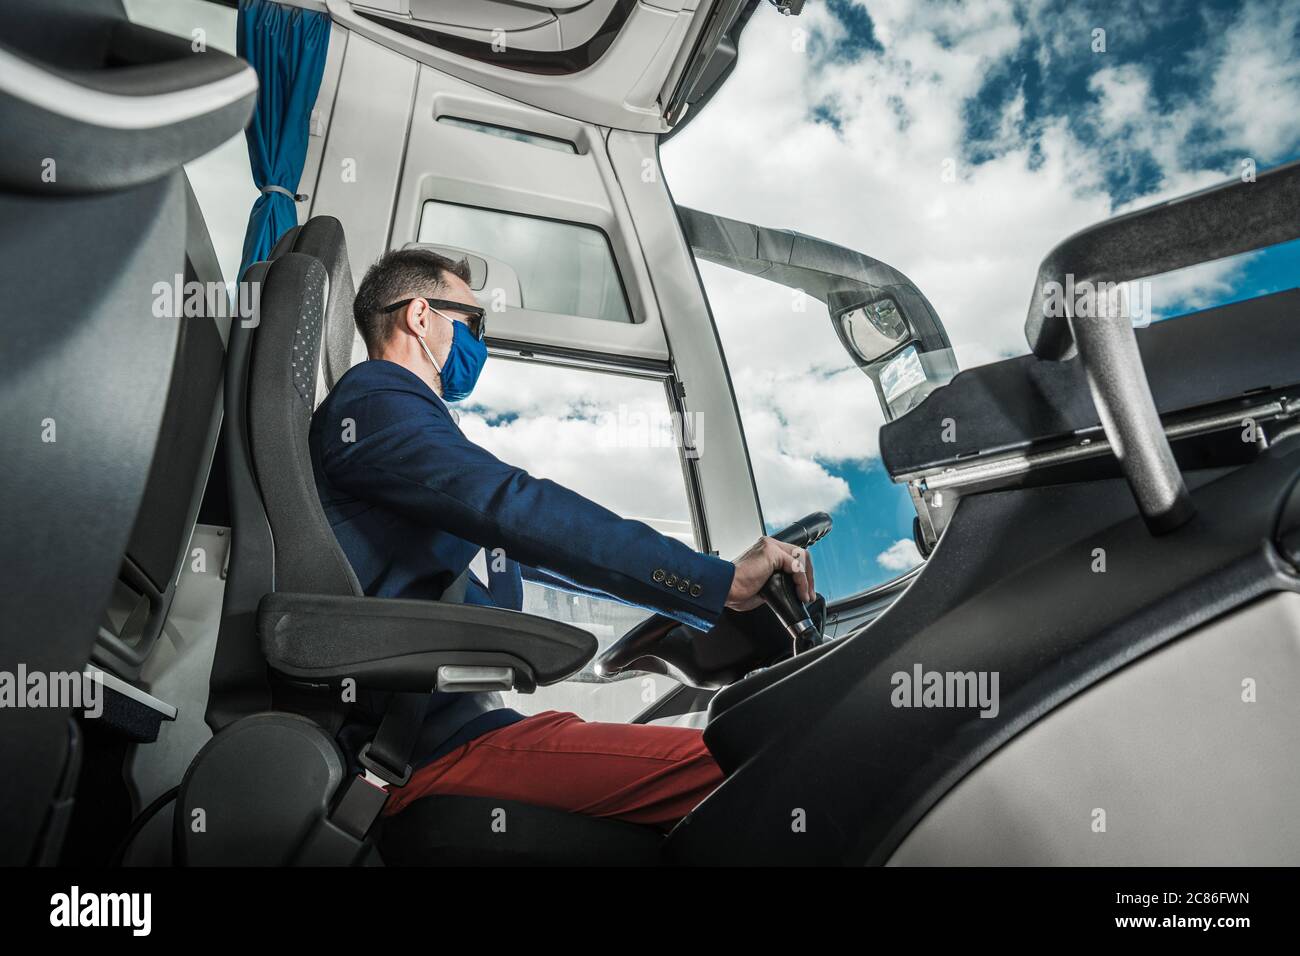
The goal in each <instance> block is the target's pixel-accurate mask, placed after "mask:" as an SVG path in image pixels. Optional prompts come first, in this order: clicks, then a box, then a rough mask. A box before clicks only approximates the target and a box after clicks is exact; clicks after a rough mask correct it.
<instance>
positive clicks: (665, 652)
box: [594, 511, 831, 688]
mask: <svg viewBox="0 0 1300 956" xmlns="http://www.w3.org/2000/svg"><path fill="white" fill-rule="evenodd" d="M830 530H831V516H830V515H828V514H826V512H824V511H817V512H814V513H813V514H810V515H808V516H806V517H804V518H800V519H799V520H798V521H796V522H794V524H792V525H790V526H789V527H786V528H783V529H781V530H780V531H778V532H777V533H776V534H774V535H772V537H774V538H776V539H777V540H778V541H783V542H785V543H786V544H792V545H794V546H795V547H798V548H808V547H811V546H812V545H813V544H814V543H815V542H817V541H820V540H821V539H822V538H823V537H825V536H826V534H827V532H829V531H830ZM760 593H761V594H762V597H763V600H764V602H765V605H766V606H764V607H759V608H755V609H754V610H752V611H732V610H730V609H727V610H724V611H723V612H722V617H721V618H720V619H719V621H718V623H717V624H715V625H714V626H713V627H712V628H710V629H709V630H708V631H700V630H697V629H696V628H693V627H690V626H688V625H686V624H680V623H678V622H677V621H676V620H674V619H673V618H671V617H668V616H667V615H665V614H654V615H651V616H650V617H648V618H646V619H645V620H644V621H642V622H641V623H639V624H637V625H635V626H634V627H632V628H631V629H630V630H628V632H627V633H626V634H624V635H623V636H622V637H620V638H619V639H618V640H617V641H615V642H614V643H613V644H611V645H610V646H609V647H607V648H606V649H605V650H604V651H603V652H602V653H601V654H600V655H599V656H598V657H597V658H596V660H595V664H594V669H595V671H596V673H597V674H598V675H599V676H601V677H613V676H614V675H616V674H620V673H622V672H624V671H628V670H641V671H650V672H651V673H656V674H665V675H668V676H670V677H673V678H675V679H676V680H679V681H681V682H683V683H686V684H690V685H691V686H693V687H705V688H718V687H725V686H727V685H728V684H732V683H735V682H736V681H737V680H739V679H740V678H742V677H744V676H745V675H746V674H748V673H749V672H750V671H752V670H754V669H755V668H758V667H764V666H766V665H767V664H771V663H775V662H776V661H777V660H780V659H782V658H784V657H788V656H789V655H790V653H792V652H793V653H795V654H797V653H799V652H801V651H804V650H807V649H808V648H810V647H813V646H816V645H817V644H819V643H821V634H820V632H819V631H818V630H817V627H816V625H815V624H813V622H812V615H810V614H809V612H808V609H807V608H806V607H804V605H803V602H802V601H800V600H799V598H798V595H797V594H796V593H795V588H794V582H793V581H792V580H791V579H790V577H789V575H787V574H784V573H782V572H777V573H776V574H773V575H772V577H771V578H769V579H768V581H767V583H766V584H764V585H763V589H762V591H761V592H760ZM814 606H815V607H817V608H819V609H820V608H824V606H825V602H824V601H823V600H822V599H821V598H820V597H818V598H817V599H816V601H815V602H814ZM792 639H793V645H792V643H791V641H792Z"/></svg>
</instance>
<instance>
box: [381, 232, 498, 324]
mask: <svg viewBox="0 0 1300 956" xmlns="http://www.w3.org/2000/svg"><path fill="white" fill-rule="evenodd" d="M402 248H403V249H428V250H430V251H432V252H436V253H438V254H439V255H441V256H446V257H447V258H448V259H455V260H457V261H459V260H461V259H464V260H465V261H466V262H468V263H469V287H470V290H471V291H472V292H473V293H474V295H475V297H476V298H477V299H478V300H479V301H480V302H482V303H483V305H484V306H485V307H486V308H487V309H488V310H489V311H490V310H491V309H492V308H493V303H492V302H491V301H490V300H491V299H492V297H493V296H494V295H499V296H500V297H501V303H500V304H501V305H502V306H507V307H510V308H516V309H518V308H522V307H523V304H524V299H523V291H522V290H521V289H520V287H519V274H518V273H517V272H515V270H514V268H513V267H512V266H509V265H507V264H506V263H504V262H502V261H501V260H500V259H494V258H492V257H491V256H485V255H483V254H482V253H481V252H471V251H470V250H469V249H462V248H460V247H459V246H444V245H442V244H440V243H435V242H408V243H407V244H406V245H404V246H402Z"/></svg>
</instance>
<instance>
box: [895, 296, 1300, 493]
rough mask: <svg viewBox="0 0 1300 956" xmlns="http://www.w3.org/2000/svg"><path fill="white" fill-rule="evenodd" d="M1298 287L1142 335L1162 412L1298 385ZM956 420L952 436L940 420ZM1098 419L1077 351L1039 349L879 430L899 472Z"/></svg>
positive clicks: (972, 375) (1053, 435) (1095, 423)
mask: <svg viewBox="0 0 1300 956" xmlns="http://www.w3.org/2000/svg"><path fill="white" fill-rule="evenodd" d="M1298 332H1300V289H1290V290H1288V291H1286V292H1278V293H1275V294H1273V295H1268V296H1263V297H1261V298H1257V299H1251V300H1249V301H1246V302H1235V303H1233V304H1231V305H1225V306H1221V307H1219V308H1215V309H1207V310H1206V311H1204V312H1198V313H1195V314H1193V315H1186V316H1183V317H1181V318H1178V319H1174V320H1171V321H1165V322H1158V323H1156V324H1155V325H1152V326H1150V327H1148V328H1145V329H1139V330H1138V332H1137V340H1138V348H1139V350H1140V351H1141V353H1142V362H1143V364H1144V365H1145V366H1146V372H1147V378H1148V380H1149V381H1150V383H1151V394H1152V396H1153V397H1154V398H1155V402H1156V409H1157V411H1159V412H1160V414H1161V415H1168V414H1171V413H1174V412H1179V411H1184V410H1187V409H1191V408H1196V407H1198V406H1201V405H1208V404H1211V403H1215V402H1221V401H1226V400H1229V399H1233V398H1238V397H1243V396H1248V395H1251V394H1254V393H1258V392H1263V391H1266V390H1268V389H1270V388H1282V387H1285V386H1290V385H1295V384H1296V383H1300V334H1298ZM946 418H951V419H953V421H954V422H955V423H956V429H955V431H956V441H955V442H945V441H944V440H943V439H944V435H945V429H944V427H943V421H944V419H946ZM1100 428H1101V422H1100V419H1099V417H1098V415H1097V410H1096V408H1095V407H1094V405H1093V403H1092V396H1091V394H1090V393H1089V390H1088V382H1087V379H1086V377H1085V375H1084V371H1083V367H1082V364H1081V363H1080V362H1079V359H1078V358H1077V357H1075V358H1073V359H1070V360H1068V361H1063V362H1049V361H1043V360H1042V359H1039V358H1036V357H1035V356H1033V355H1023V356H1019V357H1017V358H1012V359H1007V360H1006V361H1002V362H995V363H993V364H991V365H982V366H979V367H978V368H974V369H969V370H967V371H964V372H960V373H959V374H958V375H957V376H956V377H954V378H953V380H952V381H951V382H950V383H949V384H948V385H946V386H944V387H943V388H940V389H936V390H935V391H934V392H933V393H931V394H930V395H929V396H928V397H927V398H926V399H925V401H923V402H922V403H921V404H920V405H918V406H917V407H916V408H914V409H912V411H910V412H908V413H907V414H906V415H904V416H903V417H902V418H899V419H897V420H895V421H892V422H888V423H886V424H885V425H884V426H883V427H882V428H881V429H880V452H881V457H882V458H883V459H884V463H885V468H886V469H887V470H888V471H889V473H890V475H892V476H894V477H897V476H899V475H906V474H910V473H913V472H917V471H923V470H928V469H934V468H940V467H945V466H949V465H952V464H954V463H956V462H957V461H959V460H960V459H965V458H969V457H973V456H975V455H979V454H994V453H998V452H1007V451H1015V450H1030V449H1033V448H1035V447H1037V446H1040V445H1042V444H1045V443H1048V442H1051V441H1053V440H1058V439H1060V438H1063V437H1067V436H1071V435H1075V434H1078V433H1081V432H1086V431H1089V430H1097V431H1098V432H1099V430H1100Z"/></svg>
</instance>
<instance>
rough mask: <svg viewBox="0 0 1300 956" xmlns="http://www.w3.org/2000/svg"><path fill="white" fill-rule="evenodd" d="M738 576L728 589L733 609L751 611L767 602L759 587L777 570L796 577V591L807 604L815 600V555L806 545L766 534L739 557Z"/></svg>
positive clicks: (729, 600)
mask: <svg viewBox="0 0 1300 956" xmlns="http://www.w3.org/2000/svg"><path fill="white" fill-rule="evenodd" d="M735 565H736V576H735V577H734V578H732V581H731V590H730V591H729V592H728V593H727V607H729V608H731V609H732V610H733V611H749V610H752V609H753V608H756V607H758V606H759V605H760V604H762V603H763V599H762V598H761V597H760V596H759V593H758V592H759V590H760V589H761V588H762V587H763V585H764V584H766V583H767V579H768V578H770V577H771V576H772V575H773V574H775V573H776V572H777V571H784V572H785V573H786V574H788V575H790V578H791V580H793V581H794V588H795V593H796V594H798V595H799V600H801V601H803V602H804V603H805V604H807V603H809V602H810V601H812V599H813V597H814V595H815V594H816V592H815V591H814V590H813V566H812V557H811V556H810V555H809V554H808V551H807V550H806V549H805V548H796V547H795V546H794V545H792V544H785V543H784V542H782V541H777V540H776V538H769V537H762V538H759V539H758V541H757V542H755V544H754V545H753V546H752V547H751V548H750V549H749V550H748V551H746V552H745V553H744V554H742V555H741V556H740V557H739V558H737V559H736V561H735Z"/></svg>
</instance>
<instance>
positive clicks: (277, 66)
mask: <svg viewBox="0 0 1300 956" xmlns="http://www.w3.org/2000/svg"><path fill="white" fill-rule="evenodd" d="M329 39H330V18H329V15H328V14H324V13H317V12H315V11H312V10H302V9H299V8H297V7H286V6H281V5H280V4H278V3H270V2H268V0H240V4H239V29H238V52H239V55H240V56H241V57H243V58H244V59H246V60H247V61H248V62H249V63H251V64H252V66H253V69H254V70H256V71H257V81H258V90H257V109H256V110H255V111H254V113H253V121H252V122H251V123H250V124H249V125H248V129H247V130H246V131H245V135H246V136H247V138H248V161H249V164H250V165H251V166H252V167H253V182H254V183H255V184H256V185H257V188H258V189H260V190H261V191H262V195H260V196H258V197H257V201H256V202H255V203H253V211H252V213H251V214H250V215H249V217H248V231H247V232H246V233H245V234H244V256H243V262H242V263H241V264H240V267H239V274H240V275H241V276H242V275H243V274H244V270H245V269H247V268H248V267H249V266H250V265H251V264H252V263H254V262H258V261H259V260H261V259H265V258H266V257H267V255H268V254H269V253H270V251H271V248H272V247H273V246H274V245H275V243H276V240H278V239H279V238H280V237H281V236H282V235H284V233H285V232H287V231H288V230H289V229H292V228H293V227H294V226H296V225H297V224H298V212H297V209H296V208H295V206H294V200H293V194H294V193H296V192H297V190H298V180H300V179H301V178H302V167H303V164H304V163H305V162H306V160H307V134H308V125H309V123H310V121H311V111H312V107H313V106H315V105H316V94H317V93H318V92H320V82H321V77H322V76H323V75H324V74H325V52H326V50H327V49H328V48H329Z"/></svg>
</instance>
